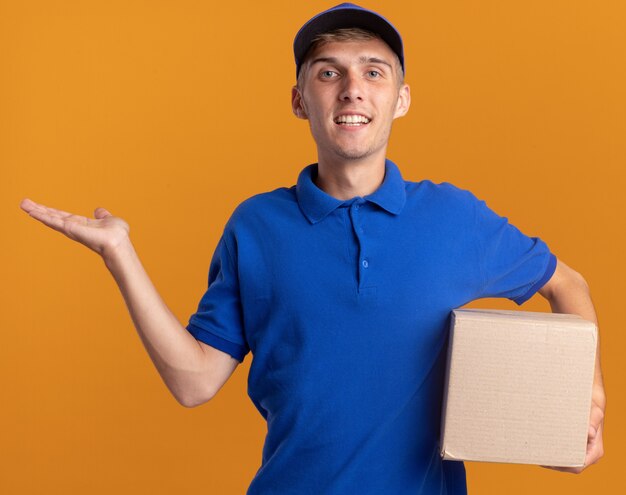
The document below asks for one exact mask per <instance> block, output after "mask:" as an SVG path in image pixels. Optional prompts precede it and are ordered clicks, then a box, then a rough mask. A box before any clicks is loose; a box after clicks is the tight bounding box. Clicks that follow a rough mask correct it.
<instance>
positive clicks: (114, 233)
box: [20, 199, 130, 255]
mask: <svg viewBox="0 0 626 495" xmlns="http://www.w3.org/2000/svg"><path fill="white" fill-rule="evenodd" d="M20 207H21V208H22V209H23V210H24V211H25V212H26V213H28V214H29V215H30V216H31V217H33V218H35V219H37V220H39V221H40V222H41V223H43V224H45V225H47V226H48V227H50V228H52V229H54V230H57V231H59V232H61V233H62V234H65V235H66V236H67V237H69V238H70V239H73V240H75V241H78V242H80V243H81V244H84V245H85V246H87V247H88V248H89V249H92V250H93V251H95V252H96V253H98V254H100V255H102V254H104V253H105V251H107V250H108V249H111V248H114V247H115V246H117V245H119V243H120V242H121V241H122V240H124V239H125V238H127V237H128V232H129V230H130V228H129V226H128V224H127V223H126V222H125V221H124V220H122V219H121V218H119V217H114V216H113V215H111V214H110V213H109V212H108V211H107V210H105V209H104V208H97V209H96V210H95V212H94V216H95V218H87V217H83V216H80V215H73V214H71V213H68V212H67V211H62V210H57V209H55V208H50V207H47V206H44V205H41V204H38V203H35V202H34V201H31V200H30V199H24V200H23V201H22V203H21V204H20Z"/></svg>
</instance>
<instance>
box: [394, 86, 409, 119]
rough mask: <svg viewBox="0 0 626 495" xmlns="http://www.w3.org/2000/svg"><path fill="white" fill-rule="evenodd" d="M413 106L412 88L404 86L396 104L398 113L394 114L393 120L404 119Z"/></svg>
mask: <svg viewBox="0 0 626 495" xmlns="http://www.w3.org/2000/svg"><path fill="white" fill-rule="evenodd" d="M410 106H411V88H409V85H408V84H403V85H402V86H401V87H400V91H399V94H398V102H397V103H396V111H395V112H394V114H393V118H394V119H397V118H398V117H403V116H405V115H406V113H407V112H408V111H409V107H410Z"/></svg>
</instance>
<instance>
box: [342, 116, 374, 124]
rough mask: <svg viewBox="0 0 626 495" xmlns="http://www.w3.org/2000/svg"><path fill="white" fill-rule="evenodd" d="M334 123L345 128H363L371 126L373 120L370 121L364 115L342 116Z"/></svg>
mask: <svg viewBox="0 0 626 495" xmlns="http://www.w3.org/2000/svg"><path fill="white" fill-rule="evenodd" d="M334 122H335V124H339V125H345V126H361V125H365V124H369V123H370V122H371V119H368V118H367V117H364V116H363V115H340V116H339V117H335V120H334Z"/></svg>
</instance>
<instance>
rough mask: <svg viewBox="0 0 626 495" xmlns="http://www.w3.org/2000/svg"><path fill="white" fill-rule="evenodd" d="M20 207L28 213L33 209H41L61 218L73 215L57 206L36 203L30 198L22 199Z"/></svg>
mask: <svg viewBox="0 0 626 495" xmlns="http://www.w3.org/2000/svg"><path fill="white" fill-rule="evenodd" d="M20 207H21V208H22V209H23V210H24V211H25V212H26V213H29V214H30V212H31V211H35V210H39V211H42V212H46V213H48V214H50V215H57V216H58V217H60V218H65V217H69V216H71V215H72V214H71V213H69V212H67V211H63V210H58V209H56V208H51V207H50V206H45V205H42V204H40V203H35V202H34V201H33V200H31V199H28V198H26V199H23V200H22V202H21V203H20Z"/></svg>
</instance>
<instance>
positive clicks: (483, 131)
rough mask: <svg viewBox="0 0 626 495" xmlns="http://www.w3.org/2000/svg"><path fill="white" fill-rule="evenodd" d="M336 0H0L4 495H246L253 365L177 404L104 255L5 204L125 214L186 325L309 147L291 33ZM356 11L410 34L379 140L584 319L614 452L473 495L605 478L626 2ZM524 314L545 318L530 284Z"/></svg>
mask: <svg viewBox="0 0 626 495" xmlns="http://www.w3.org/2000/svg"><path fill="white" fill-rule="evenodd" d="M334 3H339V2H338V0H337V2H319V1H307V2H301V3H298V2H293V1H287V0H283V1H281V0H267V1H265V2H256V1H255V2H252V1H243V2H236V3H232V2H219V3H218V2H207V1H187V0H182V1H178V2H166V1H138V0H125V1H119V0H115V1H108V2H84V1H55V2H49V1H23V2H22V1H20V2H15V1H10V0H0V47H1V48H0V173H1V175H0V202H1V207H0V215H1V217H0V220H1V225H2V230H1V232H2V233H1V235H2V264H1V276H2V281H3V283H2V284H1V285H0V298H1V301H2V305H3V311H2V312H1V316H0V317H1V321H0V328H1V329H2V340H3V342H2V345H0V380H1V387H2V395H3V401H2V402H3V404H4V405H3V406H2V408H1V409H0V445H1V448H0V492H1V493H7V494H36V493H46V494H57V493H58V494H68V493H70V494H83V493H89V494H93V495H95V494H110V493H119V494H124V493H151V494H170V493H216V494H227V495H228V494H241V493H244V492H245V489H246V487H247V485H248V483H249V481H250V480H251V478H252V477H253V475H254V473H255V471H256V469H257V468H258V466H259V464H260V461H261V447H262V441H263V436H264V433H265V425H264V423H263V421H262V418H261V417H260V416H259V415H258V413H257V412H256V410H255V409H254V407H253V405H252V403H251V402H250V400H249V399H248V397H247V395H246V378H247V372H248V369H249V365H250V358H251V356H250V355H249V356H248V357H246V360H245V362H244V363H243V364H242V365H241V366H240V367H239V368H238V369H237V371H236V372H235V374H234V375H233V377H232V378H231V380H230V381H229V382H228V383H227V384H226V386H225V387H224V388H223V389H222V390H221V391H220V393H219V395H218V396H217V397H216V398H215V399H214V400H213V401H212V402H211V403H210V404H207V405H205V406H203V407H200V408H196V409H191V410H189V409H185V408H183V407H181V406H179V405H177V403H176V402H175V401H174V399H173V398H172V397H170V396H169V395H168V392H167V390H166V389H165V387H164V386H163V384H162V383H161V381H160V379H159V377H158V375H157V373H156V371H155V370H154V369H153V368H152V364H151V362H150V360H149V358H148V356H147V354H146V353H145V351H144V350H143V347H142V346H141V343H140V341H139V339H138V337H137V336H136V334H135V331H134V329H133V327H132V324H131V321H130V318H129V317H128V315H127V313H126V309H125V306H124V303H123V301H122V298H121V297H120V295H119V293H118V292H117V289H116V287H115V284H114V283H113V280H112V278H111V277H110V275H109V274H108V272H107V271H106V269H105V267H104V265H103V263H102V262H101V261H100V260H99V259H98V258H97V257H96V255H94V254H93V253H92V252H90V251H88V250H87V249H85V248H84V247H82V246H80V245H77V244H74V243H72V242H71V241H69V240H68V239H65V238H63V237H62V236H60V235H58V234H57V233H55V232H53V231H51V230H49V229H46V228H45V227H43V226H41V225H39V224H37V223H36V222H35V221H33V220H32V219H30V218H28V216H27V215H25V214H24V213H23V212H21V211H20V210H19V208H18V204H19V201H20V199H21V198H23V197H31V198H32V199H34V200H35V201H39V202H42V203H45V204H49V205H52V206H55V207H58V208H63V209H66V210H70V211H74V212H77V213H81V214H91V212H92V211H93V209H94V208H95V207H97V206H105V207H107V208H108V209H109V210H111V211H112V212H113V213H114V214H118V215H120V216H122V217H123V218H125V219H126V220H127V221H128V222H129V223H130V225H131V235H132V239H133V241H134V243H135V245H136V248H137V250H138V252H139V254H140V256H141V257H142V260H143V262H144V264H145V265H146V268H147V269H148V272H149V273H150V274H151V276H152V278H153V281H154V282H155V284H156V285H157V287H158V288H159V290H160V291H161V293H162V295H163V297H164V299H165V300H166V301H167V302H168V304H169V305H170V307H171V309H172V310H173V311H174V313H175V314H176V315H178V317H179V318H180V320H181V321H182V322H183V323H186V322H187V318H188V317H189V315H190V314H191V313H192V312H193V311H194V310H195V308H196V305H197V302H198V300H199V298H200V296H201V295H202V293H203V291H204V288H205V284H206V277H207V271H208V264H209V260H210V256H211V254H212V251H213V249H214V247H215V244H216V242H217V239H218V236H219V234H220V233H221V229H222V227H223V225H224V223H225V221H226V220H227V218H228V216H229V215H230V213H231V212H232V210H233V208H234V207H235V206H236V205H237V204H238V203H239V202H240V201H241V200H243V199H244V198H246V197H248V196H250V195H252V194H254V193H257V192H261V191H265V190H269V189H273V188H275V187H279V186H283V185H286V186H289V185H292V184H294V183H295V180H296V177H297V174H298V172H299V171H300V169H301V168H302V167H304V166H305V165H307V164H308V163H311V162H314V161H315V154H314V146H313V143H312V140H311V138H310V136H309V133H308V128H307V124H306V122H303V121H299V120H297V119H296V118H295V117H293V115H292V114H291V109H290V105H289V99H290V88H291V85H292V84H293V82H294V72H295V71H294V66H293V61H292V54H291V42H292V39H293V36H294V34H295V32H296V31H297V29H298V28H299V27H300V24H301V23H302V22H304V21H305V20H306V19H308V18H309V17H311V16H312V15H313V14H315V13H317V12H318V11H320V10H322V9H324V8H327V7H330V6H331V5H333V4H334ZM216 4H217V5H216ZM367 5H368V6H369V7H371V8H374V9H378V10H380V11H381V12H382V13H383V14H385V15H386V16H387V17H388V18H390V19H391V20H392V21H393V22H394V23H395V24H396V25H397V27H398V28H399V29H400V31H401V32H402V33H403V35H404V38H405V43H406V52H407V82H409V83H410V84H411V87H412V95H413V105H412V109H411V111H410V112H409V115H408V116H407V117H405V118H403V119H401V120H400V121H397V123H396V126H395V128H394V136H393V141H392V143H391V146H390V151H389V156H390V158H392V159H393V160H394V161H396V163H398V164H399V165H400V167H401V169H402V171H403V174H404V176H405V178H407V179H411V180H419V179H422V178H429V179H432V180H435V181H437V182H440V181H449V182H452V183H454V184H456V185H458V186H460V187H464V188H468V189H470V190H472V191H473V192H474V193H475V194H476V195H478V196H479V197H481V198H484V199H486V200H487V202H488V204H489V205H490V206H491V207H492V208H493V209H495V210H496V211H497V212H499V213H500V214H502V215H505V216H508V217H509V219H510V220H511V222H513V223H514V224H516V225H517V226H518V227H519V228H520V229H522V230H523V231H524V232H526V233H528V234H531V235H537V236H540V237H542V238H543V239H544V240H545V241H546V242H547V243H548V244H549V246H550V247H551V248H552V250H553V251H554V252H555V253H556V254H557V256H559V257H560V258H561V259H562V260H564V261H565V262H566V263H568V264H569V265H570V266H572V267H574V268H575V269H577V270H578V271H580V272H581V273H583V275H584V276H585V277H586V278H587V280H588V282H589V283H590V286H591V289H592V294H593V298H594V301H595V303H596V308H597V311H598V314H599V319H600V329H601V335H602V353H603V366H604V372H605V381H606V387H607V393H608V397H609V408H608V411H607V418H606V424H605V447H606V457H605V458H604V459H603V460H602V462H601V463H600V464H599V465H597V466H594V467H592V468H591V469H590V470H589V471H587V472H585V473H584V474H583V475H581V476H572V475H565V474H562V473H557V472H553V471H547V470H545V469H542V468H539V467H535V466H509V465H500V464H480V463H468V464H467V468H468V482H469V486H470V490H471V493H477V494H501V493H503V490H504V488H503V487H506V490H507V493H510V494H528V493H535V494H549V493H568V494H576V493H581V494H582V493H593V492H595V491H596V490H597V487H601V490H602V491H603V493H618V491H617V488H616V486H617V485H616V483H617V480H618V479H620V478H621V472H620V470H622V469H623V463H624V461H626V456H625V455H624V454H622V453H621V449H622V448H623V445H624V444H625V443H626V438H625V436H626V435H625V433H624V429H623V427H622V426H621V422H620V420H621V418H623V417H624V399H623V394H622V390H624V380H625V375H624V365H623V361H624V359H623V357H622V352H623V348H624V344H625V343H626V338H625V337H624V331H623V329H622V328H621V327H620V324H619V321H620V317H619V315H620V311H621V309H620V308H621V304H623V302H622V301H623V297H624V291H623V285H624V284H623V281H624V279H625V276H626V272H625V270H624V257H623V250H624V248H623V246H624V244H625V243H626V238H625V235H624V214H625V213H626V211H625V208H624V200H623V190H624V188H625V186H626V183H625V180H624V179H625V172H624V167H625V165H626V152H625V151H626V149H625V142H624V137H625V136H626V125H625V120H626V99H625V96H624V88H625V87H626V71H625V67H626V64H625V61H626V35H625V33H626V25H625V24H626V22H625V19H626V9H625V7H624V3H623V2H621V1H620V0H614V1H591V0H589V1H571V0H567V1H566V0H558V1H556V0H553V1H550V2H546V1H543V0H541V1H538V0H527V1H523V2H522V1H507V2H495V1H486V0H474V1H452V0H439V1H428V2H426V1H417V2H409V1H393V0H387V1H371V2H369V3H368V4H367ZM476 305H477V306H478V304H476ZM480 306H482V307H500V308H515V307H516V306H515V305H514V304H513V303H511V302H510V301H495V300H488V301H481V302H480ZM523 309H526V310H531V311H532V310H537V311H547V310H549V308H548V306H547V304H546V303H545V301H543V300H542V299H541V297H540V296H536V297H535V298H534V299H533V300H531V301H530V302H529V303H527V304H526V305H524V307H523ZM612 483H613V484H612Z"/></svg>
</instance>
